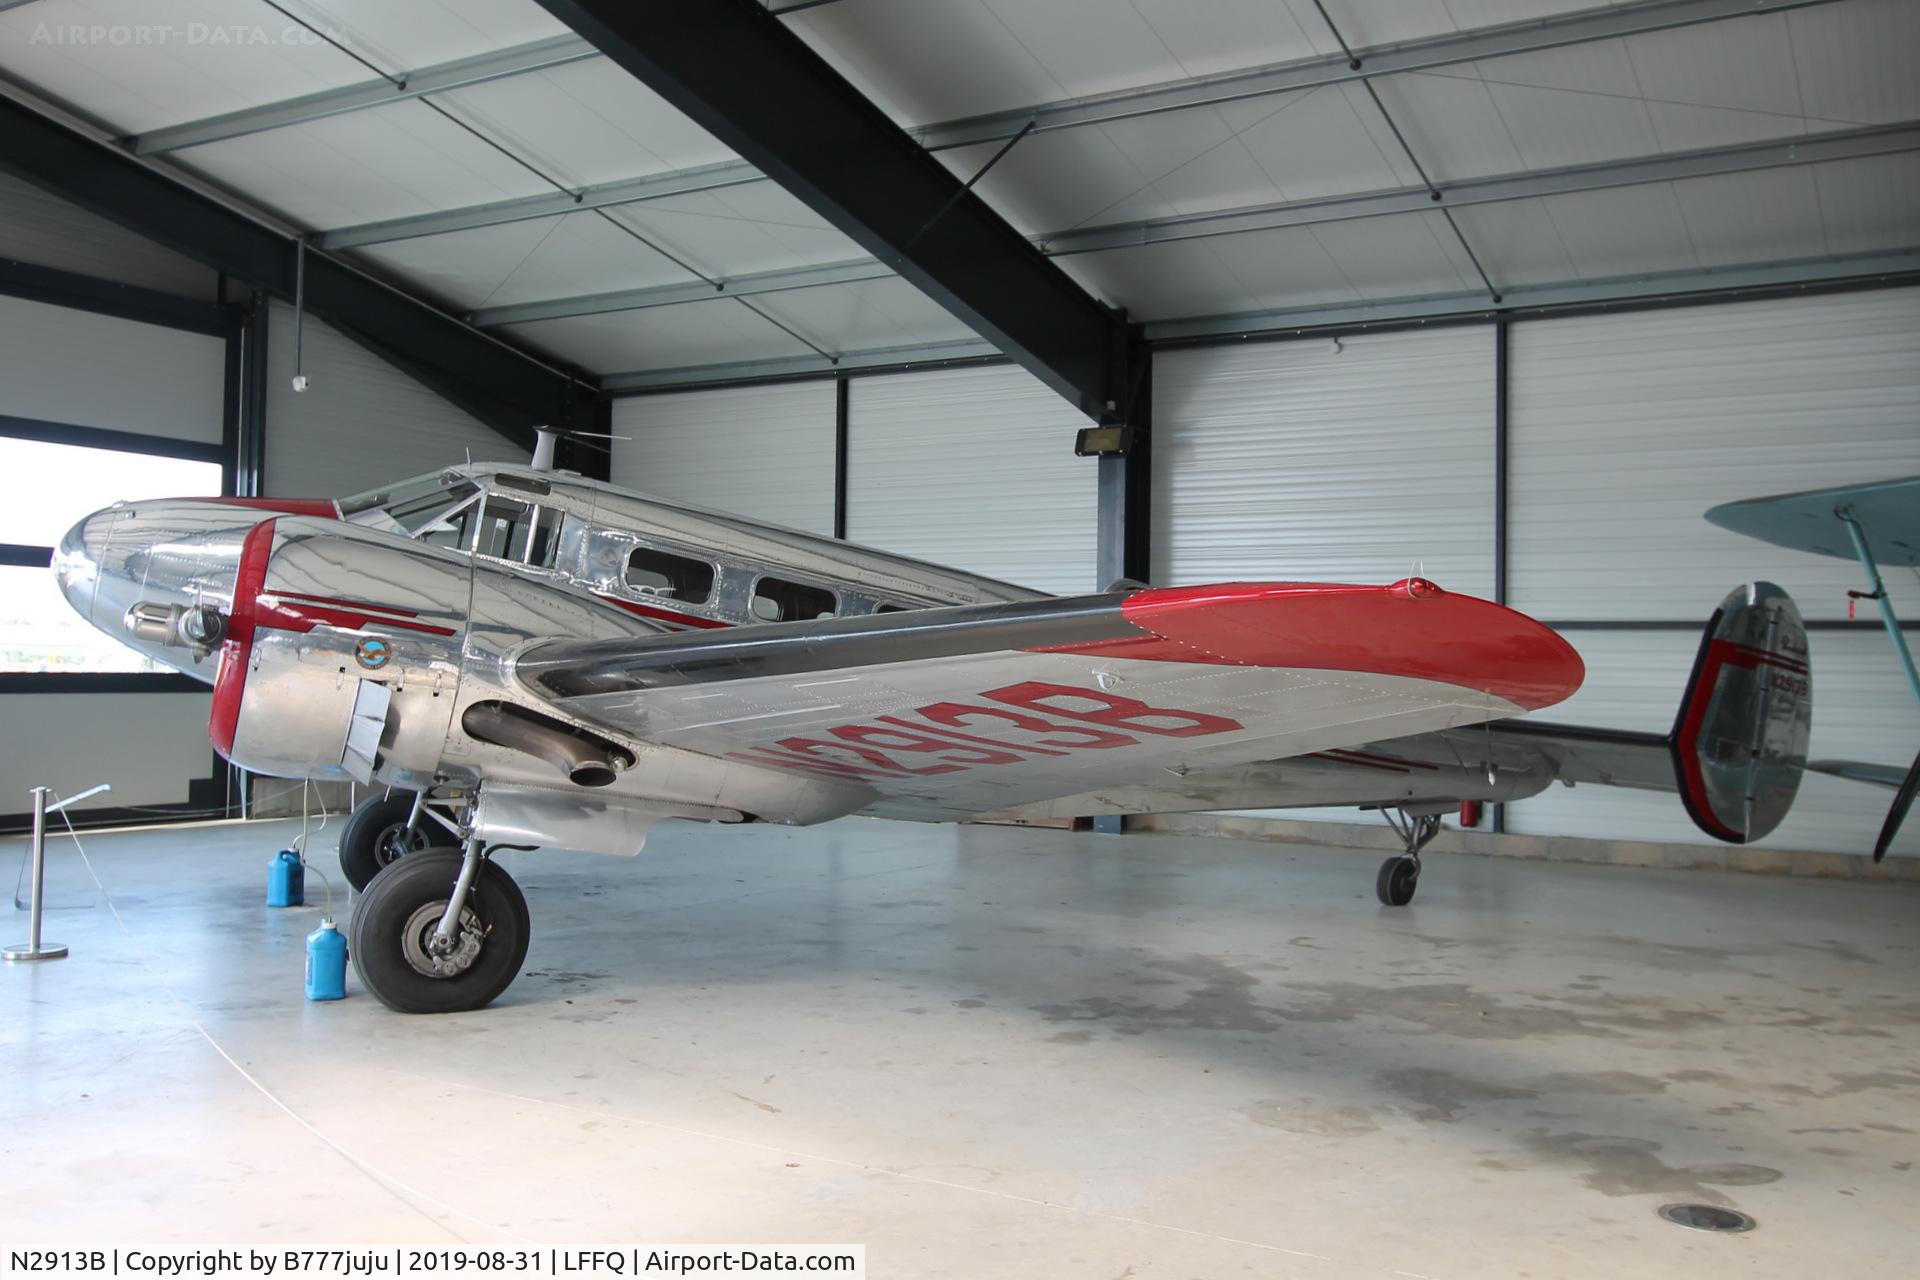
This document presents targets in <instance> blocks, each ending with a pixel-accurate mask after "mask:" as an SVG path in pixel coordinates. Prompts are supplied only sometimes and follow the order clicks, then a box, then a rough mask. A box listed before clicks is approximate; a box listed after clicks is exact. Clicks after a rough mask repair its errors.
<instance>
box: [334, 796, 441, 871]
mask: <svg viewBox="0 0 1920 1280" xmlns="http://www.w3.org/2000/svg"><path fill="white" fill-rule="evenodd" d="M412 816H413V793H412V792H410V791H396V792H394V793H393V794H392V795H390V796H375V797H374V798H373V799H371V800H368V801H366V802H364V803H363V804H361V806H360V807H359V808H358V809H355V810H354V811H353V813H352V815H351V816H349V817H348V818H347V825H346V827H345V829H343V830H342V831H341V832H340V871H341V874H343V875H345V876H346V878H347V883H348V884H350V885H352V886H353V887H354V888H356V889H365V888H366V887H367V883H368V882H369V881H371V880H372V879H373V878H374V876H376V875H378V874H379V873H380V869H381V868H382V867H384V866H386V865H387V864H388V863H390V862H396V861H398V860H399V859H400V858H402V857H405V856H406V855H407V854H410V853H419V852H420V851H421V850H422V849H426V848H429V847H430V846H431V845H432V844H433V842H434V837H435V835H436V834H437V835H438V836H439V838H440V839H441V840H445V839H446V838H447V837H446V833H445V832H441V831H437V830H429V829H428V824H429V823H432V821H433V820H432V819H430V818H423V819H421V824H420V826H418V827H416V828H415V829H414V830H412V831H408V830H407V819H408V818H410V817H412ZM438 825H439V824H437V823H433V826H434V827H435V828H436V829H437V827H438Z"/></svg>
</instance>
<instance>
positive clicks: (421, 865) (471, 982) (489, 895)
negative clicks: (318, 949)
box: [348, 839, 532, 1013]
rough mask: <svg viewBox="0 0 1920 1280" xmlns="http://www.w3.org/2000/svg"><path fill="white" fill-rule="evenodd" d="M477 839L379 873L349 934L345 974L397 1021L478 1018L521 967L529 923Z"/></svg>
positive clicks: (523, 902) (513, 888)
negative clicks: (412, 1016)
mask: <svg viewBox="0 0 1920 1280" xmlns="http://www.w3.org/2000/svg"><path fill="white" fill-rule="evenodd" d="M489 852H491V850H489V849H488V848H487V847H486V846H484V845H482V844H481V842H480V841H479V840H477V839H469V840H468V841H467V846H466V849H465V851H464V852H463V851H461V850H459V849H424V850H421V851H419V852H417V853H409V854H407V855H406V856H405V857H403V858H401V859H399V860H398V861H396V862H392V863H390V864H388V865H387V866H386V867H384V868H382V869H381V871H380V873H379V874H378V875H376V876H374V877H373V879H372V880H371V881H369V882H368V884H367V887H366V890H365V891H364V892H363V893H362V894H361V895H360V902H359V905H358V906H357V907H356V908H355V910H354V913H353V923H352V925H351V926H350V928H349V930H348V951H349V952H350V953H351V954H352V956H353V968H354V971H355V972H356V973H358V974H359V975H360V981H361V983H362V984H364V985H365V986H366V988H367V990H368V991H370V992H372V993H373V994H374V996H375V997H376V998H378V999H379V1001H380V1002H381V1003H382V1004H384V1005H386V1006H387V1007H388V1008H390V1009H396V1010H398V1011H399V1012H401V1013H461V1012H465V1011H466V1010H469V1009H479V1008H482V1007H484V1006H485V1005H487V1004H488V1003H490V1002H491V1001H492V1000H493V999H494V997H496V996H498V995H499V994H500V993H501V992H502V991H505V990H506V989H507V986H508V984H509V983H511V982H512V981H513V979H514V976H515V975H516V974H518V973H519V972H520V966H521V964H522V963H524V962H525V960H526V958H527V942H528V939H529V938H530V937H531V936H532V921H531V920H530V918H529V917H528V914H527V899H526V897H525V895H523V894H522V893H521V892H520V886H519V885H517V884H515V883H514V881H513V877H512V876H510V875H508V874H507V873H506V872H505V871H504V870H502V869H501V868H500V867H499V866H498V865H496V864H495V863H494V862H493V861H491V860H490V859H489V858H488V856H487V855H488V853H489Z"/></svg>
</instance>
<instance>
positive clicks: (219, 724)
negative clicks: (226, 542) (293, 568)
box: [207, 520, 275, 760]
mask: <svg viewBox="0 0 1920 1280" xmlns="http://www.w3.org/2000/svg"><path fill="white" fill-rule="evenodd" d="M274 524H275V522H274V521H272V520H262V521H261V522H260V523H259V524H257V525H255V526H253V528H252V529H251V530H249V531H248V533H247V540H246V541H245V542H244V543H242V544H241V546H240V571H239V573H238V574H236V575H235V577H234V582H233V612H232V613H231V614H230V615H229V616H228V618H227V635H226V639H225V640H223V641H221V643H220V669H219V671H218V672H217V673H216V674H215V675H214V677H213V714H212V715H211V716H209V717H208V719H207V737H208V738H210V739H212V741H213V749H214V750H215V751H218V752H219V753H220V756H221V758H222V759H225V760H231V759H232V758H233V736H234V734H235V732H237V731H238V729H239V727H240V702H241V699H242V698H243V697H245V696H246V691H247V666H248V664H249V663H251V662H252V661H253V633H254V629H255V627H256V626H257V625H258V620H259V611H260V592H261V589H262V588H263V587H265V585H266V581H267V561H268V559H269V558H271V557H272V555H273V526H274Z"/></svg>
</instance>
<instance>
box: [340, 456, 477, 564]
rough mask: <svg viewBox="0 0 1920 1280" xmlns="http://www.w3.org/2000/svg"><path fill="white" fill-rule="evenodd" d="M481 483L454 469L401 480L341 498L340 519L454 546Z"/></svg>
mask: <svg viewBox="0 0 1920 1280" xmlns="http://www.w3.org/2000/svg"><path fill="white" fill-rule="evenodd" d="M479 496H480V486H479V485H477V484H475V483H474V482H473V481H471V480H469V479H467V478H466V477H465V476H463V475H460V474H459V473H457V472H453V471H443V472H441V473H440V474H439V475H433V476H421V477H419V478H418V479H414V480H403V481H401V482H400V483H399V484H395V485H388V486H386V487H384V488H380V489H370V490H368V491H367V492H365V493H357V494H355V495H353V496H352V497H351V498H343V499H341V500H340V515H341V517H342V518H344V519H346V520H348V521H350V522H352V523H354V524H359V525H365V526H367V527H368V528H370V529H379V530H382V531H384V532H386V533H397V534H401V535H403V536H405V537H409V538H419V539H422V540H423V541H427V542H434V543H439V544H441V545H446V546H455V545H458V544H459V542H460V536H459V535H460V529H461V525H462V517H463V516H464V515H465V513H466V509H467V507H468V506H469V505H470V504H471V503H472V502H473V501H474V499H475V498H477V497H479Z"/></svg>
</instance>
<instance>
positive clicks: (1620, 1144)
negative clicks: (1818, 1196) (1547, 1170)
mask: <svg viewBox="0 0 1920 1280" xmlns="http://www.w3.org/2000/svg"><path fill="white" fill-rule="evenodd" d="M1522 1141H1523V1145H1524V1146H1525V1147H1526V1150H1527V1153H1528V1155H1529V1157H1530V1158H1531V1160H1532V1161H1533V1162H1534V1163H1533V1164H1515V1163H1513V1162H1511V1161H1508V1160H1503V1159H1499V1158H1488V1159H1484V1160H1482V1161H1480V1166H1481V1167H1482V1168H1485V1169H1495V1170H1499V1171H1501V1172H1517V1171H1521V1170H1525V1169H1530V1168H1532V1167H1534V1164H1538V1163H1541V1162H1545V1163H1550V1164H1557V1165H1563V1166H1572V1167H1575V1168H1578V1169H1580V1170H1581V1171H1582V1172H1581V1175H1580V1176H1581V1181H1582V1182H1584V1183H1586V1185H1587V1186H1588V1187H1590V1188H1592V1189H1593V1190H1595V1191H1597V1192H1599V1193H1600V1194H1601V1195H1604V1196H1662V1197H1664V1198H1666V1199H1669V1200H1694V1201H1702V1202H1705V1203H1707V1204H1717V1205H1728V1204H1731V1203H1732V1201H1731V1200H1730V1199H1729V1198H1728V1197H1727V1196H1726V1195H1725V1194H1724V1193H1723V1192H1721V1191H1720V1190H1718V1188H1720V1187H1757V1186H1763V1185H1765V1184H1766V1183H1769V1182H1778V1181H1780V1178H1781V1176H1782V1175H1781V1173H1780V1171H1779V1170H1778V1169H1770V1168H1768V1167H1767V1166H1765V1165H1759V1164H1706V1165H1670V1164H1668V1163H1667V1162H1666V1161H1664V1160H1662V1159H1661V1158H1660V1155H1659V1153H1660V1150H1661V1144H1660V1143H1658V1142H1650V1141H1648V1140H1647V1139H1645V1138H1625V1137H1617V1136H1611V1135H1606V1134H1592V1133H1553V1132H1549V1131H1547V1130H1544V1129H1536V1130H1534V1131H1533V1132H1532V1133H1530V1134H1529V1135H1527V1136H1526V1137H1525V1138H1524V1139H1523V1140H1522Z"/></svg>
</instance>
